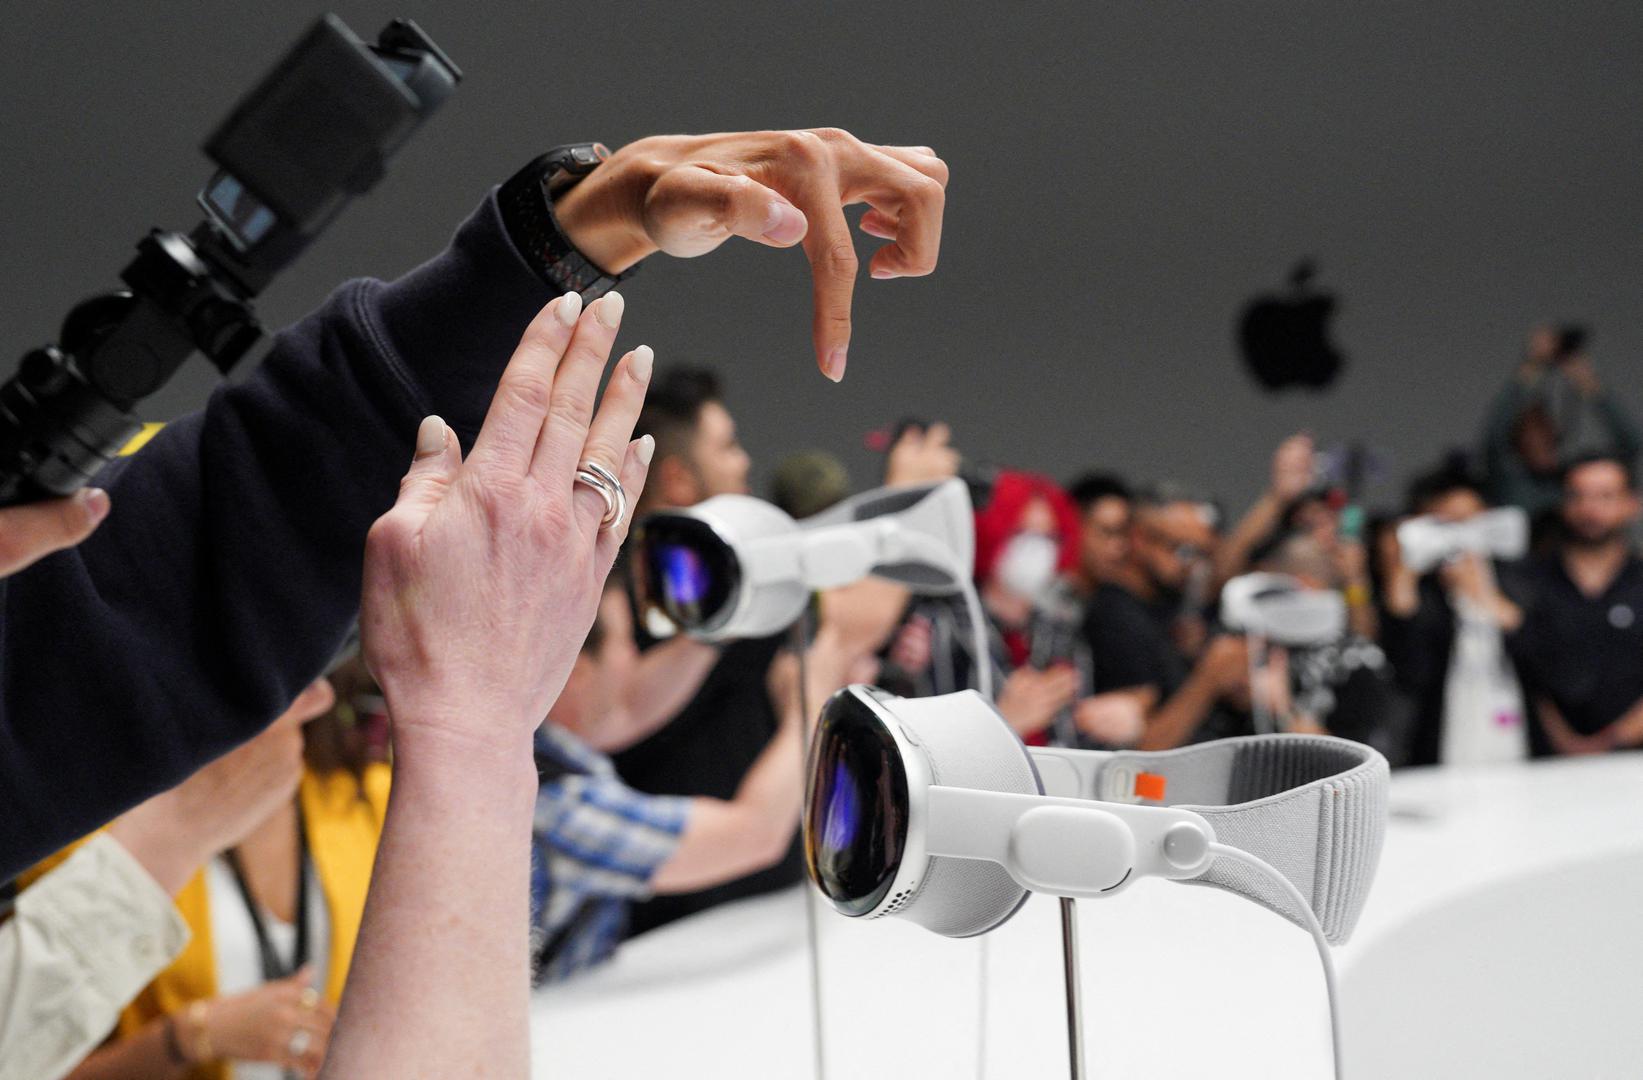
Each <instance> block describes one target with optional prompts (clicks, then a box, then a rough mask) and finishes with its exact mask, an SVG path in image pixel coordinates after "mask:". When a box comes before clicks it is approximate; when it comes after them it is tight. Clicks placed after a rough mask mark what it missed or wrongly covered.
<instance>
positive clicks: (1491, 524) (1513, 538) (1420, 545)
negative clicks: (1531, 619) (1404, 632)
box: [1398, 506, 1529, 574]
mask: <svg viewBox="0 0 1643 1080" xmlns="http://www.w3.org/2000/svg"><path fill="white" fill-rule="evenodd" d="M1398 547H1399V549H1400V550H1401V551H1402V553H1403V565H1404V566H1406V567H1408V568H1409V569H1410V570H1413V571H1414V572H1415V573H1417V574H1424V573H1426V572H1427V571H1428V570H1431V569H1432V568H1434V567H1436V566H1439V565H1441V564H1443V563H1446V562H1448V561H1449V560H1450V559H1453V558H1454V557H1455V556H1457V555H1463V554H1467V553H1471V554H1476V555H1488V556H1490V557H1492V558H1496V559H1521V558H1522V557H1523V555H1524V553H1525V552H1527V551H1528V550H1529V515H1528V514H1525V513H1524V512H1523V511H1522V509H1520V508H1518V507H1516V506H1503V507H1501V508H1500V509H1498V510H1490V511H1487V512H1486V513H1482V514H1479V515H1477V516H1476V517H1472V518H1468V519H1467V520H1465V521H1439V520H1438V519H1437V518H1435V517H1431V516H1427V517H1418V518H1410V519H1409V520H1408V521H1406V522H1404V523H1403V524H1402V525H1399V526H1398Z"/></svg>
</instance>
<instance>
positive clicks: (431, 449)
mask: <svg viewBox="0 0 1643 1080" xmlns="http://www.w3.org/2000/svg"><path fill="white" fill-rule="evenodd" d="M443 449H445V421H443V420H441V419H440V418H439V417H437V416H424V417H423V418H422V424H421V426H420V427H418V428H417V429H416V456H417V457H419V458H425V457H429V456H430V455H433V454H437V453H439V452H440V451H441V450H443Z"/></svg>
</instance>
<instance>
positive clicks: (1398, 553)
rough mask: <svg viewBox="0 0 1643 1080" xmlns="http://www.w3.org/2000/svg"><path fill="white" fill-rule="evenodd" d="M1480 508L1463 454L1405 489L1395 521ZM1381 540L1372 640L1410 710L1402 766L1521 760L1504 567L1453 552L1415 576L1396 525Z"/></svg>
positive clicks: (1462, 517)
mask: <svg viewBox="0 0 1643 1080" xmlns="http://www.w3.org/2000/svg"><path fill="white" fill-rule="evenodd" d="M1488 509H1489V504H1488V503H1487V502H1486V501H1485V499H1484V494H1483V485H1482V484H1481V483H1480V482H1479V481H1478V480H1477V479H1476V478H1475V477H1474V476H1473V475H1472V474H1471V471H1470V470H1469V469H1468V467H1467V463H1466V460H1465V458H1464V457H1463V456H1456V457H1451V458H1450V459H1449V460H1447V461H1445V462H1444V463H1443V464H1442V465H1440V466H1439V467H1438V468H1436V469H1434V470H1432V471H1430V472H1428V473H1425V474H1423V475H1421V476H1419V477H1417V478H1416V479H1415V480H1414V481H1413V482H1412V483H1411V484H1410V487H1409V494H1408V498H1407V500H1406V510H1407V514H1406V515H1405V518H1404V520H1407V519H1408V518H1409V517H1427V518H1430V519H1431V520H1433V521H1435V522H1438V523H1441V524H1445V525H1455V524H1460V523H1462V522H1466V521H1472V520H1475V519H1476V518H1477V517H1478V516H1479V515H1480V514H1483V513H1484V512H1485V511H1486V510H1488ZM1386 537H1387V538H1388V541H1389V542H1387V543H1384V544H1382V545H1381V548H1380V551H1379V557H1380V559H1381V563H1382V565H1381V573H1380V578H1381V582H1382V590H1383V592H1382V597H1381V605H1382V614H1383V619H1382V636H1381V640H1382V644H1383V645H1384V647H1385V648H1386V651H1387V654H1388V656H1389V657H1390V658H1391V661H1392V665H1393V669H1394V671H1395V672H1396V673H1397V680H1398V683H1399V685H1400V686H1402V687H1403V689H1404V691H1405V692H1406V693H1407V694H1408V696H1409V699H1410V701H1411V704H1412V707H1413V710H1414V713H1413V718H1412V722H1411V725H1410V739H1409V743H1408V747H1407V750H1406V752H1405V755H1404V760H1403V763H1404V764H1410V765H1434V764H1437V763H1439V762H1443V763H1445V764H1489V763H1494V762H1501V761H1516V760H1521V759H1522V758H1524V757H1525V756H1527V754H1528V751H1529V746H1528V725H1527V720H1526V712H1525V707H1524V701H1523V690H1522V686H1521V683H1520V680H1519V678H1518V674H1517V670H1516V667H1515V665H1514V664H1513V662H1512V660H1511V657H1510V655H1509V653H1508V651H1507V649H1506V644H1505V643H1506V636H1507V635H1510V634H1512V633H1514V632H1515V631H1516V630H1517V629H1518V627H1519V626H1520V625H1521V623H1522V621H1523V613H1522V611H1521V609H1520V608H1519V606H1518V604H1517V603H1515V602H1514V601H1513V600H1512V599H1510V598H1509V595H1508V591H1509V590H1511V589H1513V588H1514V586H1515V583H1516V580H1517V577H1516V574H1515V573H1514V568H1513V567H1511V566H1508V565H1505V564H1503V563H1501V562H1500V561H1499V560H1497V559H1494V558H1492V557H1490V556H1489V555H1487V554H1482V553H1477V552H1461V553H1459V554H1457V555H1455V556H1454V557H1452V558H1450V559H1447V560H1445V561H1444V562H1443V563H1442V564H1440V565H1439V566H1438V567H1436V568H1435V569H1432V570H1430V571H1427V572H1426V573H1424V574H1417V573H1416V572H1415V571H1414V570H1412V569H1410V568H1409V566H1408V565H1407V562H1406V558H1405V553H1404V552H1403V551H1402V549H1401V547H1400V546H1399V544H1398V540H1397V534H1396V530H1395V529H1392V530H1388V532H1387V533H1386Z"/></svg>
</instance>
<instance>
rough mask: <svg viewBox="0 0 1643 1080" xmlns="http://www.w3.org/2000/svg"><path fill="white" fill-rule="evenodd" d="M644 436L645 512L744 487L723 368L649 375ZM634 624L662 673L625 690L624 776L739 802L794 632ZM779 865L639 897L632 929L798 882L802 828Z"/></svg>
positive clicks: (644, 655)
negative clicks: (743, 636)
mask: <svg viewBox="0 0 1643 1080" xmlns="http://www.w3.org/2000/svg"><path fill="white" fill-rule="evenodd" d="M634 434H635V435H650V436H651V437H653V438H654V439H655V440H656V456H655V457H654V458H653V459H652V461H651V469H650V479H649V480H648V481H647V483H646V485H645V492H644V497H643V499H642V501H641V502H640V504H639V506H638V508H637V509H636V510H635V511H634V514H635V517H634V520H635V521H636V522H638V521H642V520H643V518H644V516H645V515H646V514H649V513H653V512H656V511H660V510H670V509H676V508H683V507H688V506H694V505H695V504H697V503H699V502H701V501H703V500H704V499H710V498H712V497H713V496H715V495H745V494H747V493H748V474H749V471H750V469H751V467H752V458H751V457H750V456H749V455H748V452H747V451H746V450H745V449H744V448H743V447H742V444H741V441H740V440H739V439H738V438H737V435H736V421H735V419H734V418H733V417H732V416H731V413H730V410H729V409H728V408H727V407H726V405H725V397H724V390H723V387H722V386H721V384H720V381H719V377H718V375H717V374H716V373H715V372H714V371H713V370H712V369H710V368H707V367H701V366H689V365H681V366H675V367H671V368H668V369H666V370H665V371H658V372H657V373H656V375H655V377H654V379H653V380H652V381H651V385H650V390H649V392H648V394H647V395H646V398H645V406H644V410H643V412H641V413H640V416H639V422H638V424H637V425H636V426H635V428H634ZM632 621H633V622H634V623H635V625H634V626H633V628H632V630H631V633H632V634H633V640H634V643H635V645H636V647H637V648H638V650H639V652H640V654H641V656H640V660H639V663H638V665H637V669H638V670H639V671H640V672H641V673H642V672H643V670H644V668H645V666H646V665H652V666H654V667H656V668H657V669H658V670H665V671H666V672H668V674H667V675H666V676H665V677H651V678H643V677H638V678H635V680H634V681H633V683H632V688H631V689H630V690H629V691H628V692H627V693H626V694H625V695H624V700H623V702H622V706H621V707H622V708H623V709H624V710H625V711H626V713H627V715H628V721H627V724H626V731H625V732H624V733H623V734H622V735H621V736H620V737H617V738H613V739H611V740H610V741H608V742H607V743H606V745H607V747H608V752H609V753H610V755H611V760H612V761H613V763H614V765H615V768H616V773H617V775H618V776H619V777H620V778H621V780H622V782H623V783H625V784H627V785H628V786H630V787H631V788H633V789H634V790H636V791H639V792H643V793H645V794H649V795H677V796H686V797H695V796H702V797H706V798H713V799H721V800H731V799H734V798H735V797H736V792H737V790H738V789H739V788H740V786H741V783H742V781H743V779H744V778H745V777H746V776H747V773H748V770H749V769H750V768H752V766H753V763H754V762H755V761H757V760H758V758H759V755H760V754H761V753H763V751H764V748H765V746H766V745H767V744H768V743H769V742H770V741H771V739H772V737H774V736H775V734H776V733H777V731H778V729H779V719H780V713H779V711H778V709H777V707H776V706H775V705H774V704H773V703H772V702H771V699H770V690H769V676H770V666H771V664H772V663H773V662H774V661H775V658H776V654H777V653H778V652H779V651H780V650H781V648H782V646H783V644H784V643H785V642H786V635H785V634H774V635H772V636H770V637H767V638H760V639H757V640H749V641H734V642H729V643H727V644H724V645H722V646H717V645H707V644H704V643H702V642H699V641H696V640H695V639H693V638H690V637H687V636H686V635H683V634H678V633H675V632H674V628H673V627H672V626H667V625H647V624H646V623H644V622H642V621H640V620H637V619H636V620H632ZM787 840H788V843H787V845H786V848H785V850H784V851H783V854H782V857H781V858H780V859H779V860H776V861H775V862H774V864H773V865H768V866H765V867H763V868H761V869H758V870H756V871H752V872H750V873H748V874H746V875H744V876H741V877H738V878H736V879H734V880H730V881H726V882H722V883H720V884H717V885H715V886H713V887H711V888H702V889H681V890H676V891H675V892H673V893H671V894H669V895H666V896H661V897H656V898H653V899H648V900H645V901H643V902H639V903H635V904H633V905H632V906H631V917H630V919H629V922H628V930H629V932H630V933H634V934H637V933H643V932H644V931H646V930H649V929H652V928H654V927H657V926H661V925H663V924H665V923H668V922H671V921H673V920H674V919H677V918H680V917H682V916H685V915H689V914H693V913H694V912H697V911H701V910H704V909H706V908H709V907H712V906H713V905H715V904H718V903H723V902H724V901H727V900H734V899H739V898H741V897H744V896H753V895H758V894H760V893H764V892H769V891H771V890H772V889H779V888H782V887H785V886H788V885H793V884H796V883H797V882H799V881H800V880H801V879H802V877H803V874H804V864H803V860H802V856H801V852H800V849H799V845H798V843H797V839H796V837H795V836H794V835H793V830H792V829H788V830H787Z"/></svg>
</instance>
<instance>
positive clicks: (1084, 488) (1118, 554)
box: [1067, 473, 1135, 597]
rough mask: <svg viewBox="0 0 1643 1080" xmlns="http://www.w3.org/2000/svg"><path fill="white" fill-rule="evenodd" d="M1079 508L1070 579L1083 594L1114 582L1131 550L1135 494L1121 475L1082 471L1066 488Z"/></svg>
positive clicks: (1092, 592) (1112, 586)
mask: <svg viewBox="0 0 1643 1080" xmlns="http://www.w3.org/2000/svg"><path fill="white" fill-rule="evenodd" d="M1067 494H1068V495H1069V496H1070V497H1071V498H1072V501H1073V503H1074V504H1075V505H1076V506H1077V507H1078V568H1077V570H1076V571H1075V572H1074V574H1073V578H1072V580H1073V582H1074V583H1075V584H1076V586H1077V588H1078V591H1079V593H1080V594H1081V595H1083V596H1085V597H1090V596H1093V595H1094V594H1095V593H1096V591H1097V590H1099V589H1100V588H1102V587H1103V586H1107V587H1111V588H1116V587H1117V586H1116V585H1114V584H1113V583H1114V581H1115V580H1116V579H1117V578H1118V576H1119V574H1120V572H1121V571H1122V570H1123V567H1124V563H1125V560H1126V559H1128V558H1129V553H1130V529H1131V527H1132V522H1131V517H1132V516H1133V513H1134V508H1135V496H1134V495H1133V494H1132V493H1131V491H1130V486H1129V485H1128V484H1126V483H1125V482H1124V480H1123V479H1122V478H1121V477H1118V476H1115V475H1113V474H1110V473H1085V474H1084V475H1083V476H1080V477H1079V478H1078V479H1077V480H1074V481H1073V482H1072V484H1071V485H1069V486H1068V488H1067Z"/></svg>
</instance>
